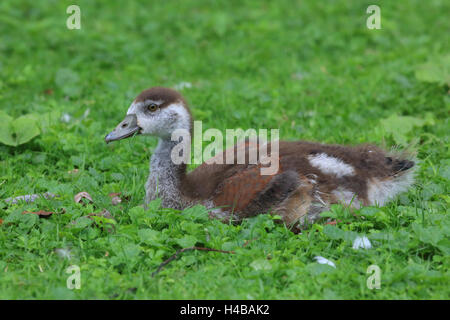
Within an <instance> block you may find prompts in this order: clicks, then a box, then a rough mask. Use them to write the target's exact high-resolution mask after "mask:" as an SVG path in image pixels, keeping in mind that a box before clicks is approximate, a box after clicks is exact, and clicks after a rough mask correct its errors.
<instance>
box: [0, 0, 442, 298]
mask: <svg viewBox="0 0 450 320" xmlns="http://www.w3.org/2000/svg"><path fill="white" fill-rule="evenodd" d="M375 3H376V4H378V5H379V6H380V8H381V26H382V29H381V30H368V29H367V28H366V19H367V17H368V14H367V13H366V8H367V7H368V5H370V4H374V1H348V0H342V1H290V0H289V1H288V0H277V1H270V2H269V1H259V0H258V1H256V0H255V1H237V0H227V1H190V0H189V1H188V0H183V1H151V2H150V1H126V2H125V1H121V2H113V1H77V4H78V5H79V6H80V8H81V30H68V29H67V28H66V19H67V17H68V14H67V13H66V8H67V6H68V5H70V4H73V1H59V0H58V1H56V0H55V1H31V0H30V1H22V0H20V1H12V0H3V1H1V2H0V11H1V12H2V14H1V15H0V30H2V32H1V34H0V123H1V126H0V199H3V200H1V201H0V219H1V221H2V224H1V226H0V298H1V299H22V298H27V299H36V298H39V299H54V298H56V299H64V298H82V299H110V298H115V299H143V298H145V299H166V298H167V299H201V298H202V299H215V298H220V299H235V298H237V299H284V298H288V299H324V298H325V299H333V298H345V299H449V298H450V294H449V293H450V292H449V287H448V284H449V282H450V281H449V280H450V273H449V264H450V256H449V253H450V241H449V234H450V218H449V214H448V213H449V212H448V211H449V209H448V205H449V202H450V197H449V179H450V157H449V151H448V146H449V139H448V138H449V135H448V133H449V128H450V125H449V118H448V115H449V109H450V108H449V104H450V97H449V93H448V92H449V78H448V77H449V60H450V59H449V55H448V52H449V42H448V30H449V28H450V20H449V19H448V17H447V18H446V13H448V12H449V11H450V6H449V2H448V1H443V0H432V1H420V0H417V1H375ZM182 82H189V83H191V84H192V86H191V87H185V88H184V89H182V90H181V91H182V93H183V94H184V95H185V97H186V98H187V100H188V101H189V102H190V104H191V107H192V112H193V114H194V116H195V118H196V119H197V120H202V121H203V129H204V130H206V129H208V128H219V129H221V130H224V129H226V128H237V127H241V128H244V129H245V128H280V136H281V138H282V139H286V140H296V139H304V140H313V141H321V142H326V143H343V144H357V143H364V142H374V143H376V144H378V145H380V146H384V147H386V148H390V147H392V146H394V145H399V146H405V145H409V144H411V145H412V146H413V148H414V149H415V150H417V157H418V158H419V159H420V164H419V169H418V171H417V172H418V174H417V186H416V187H415V188H413V189H412V190H411V191H410V192H409V193H406V194H404V195H402V196H400V197H399V198H398V199H397V200H395V201H394V202H392V203H391V204H389V205H387V206H386V207H383V208H375V207H369V208H364V209H361V210H359V211H356V212H355V213H356V215H355V216H354V215H352V214H350V213H349V212H348V211H347V210H346V209H344V208H343V207H341V206H333V208H332V209H331V211H330V212H327V213H325V215H326V216H329V217H333V218H336V219H339V220H341V222H339V223H338V224H337V225H336V226H332V225H323V224H315V225H313V226H312V227H311V228H310V229H308V230H305V231H304V232H303V233H302V234H299V235H295V234H293V233H291V232H290V231H288V230H287V229H286V228H285V227H284V226H283V225H282V224H279V223H276V222H277V221H276V220H277V217H271V216H268V215H261V216H258V217H256V218H252V219H249V220H247V221H245V222H244V223H242V224H241V225H237V226H233V225H227V224H223V223H221V222H219V221H214V220H209V219H208V218H207V214H206V212H205V210H204V208H202V207H194V208H191V209H188V210H186V211H184V212H178V211H175V210H168V209H164V208H160V207H159V204H158V202H157V201H155V202H153V203H152V205H151V208H150V209H149V210H147V211H144V209H143V208H142V207H140V206H139V205H140V204H141V203H142V199H143V197H144V182H145V179H146V176H147V174H148V158H149V155H150V154H151V152H152V150H153V149H154V147H155V146H156V140H155V139H151V138H143V137H136V138H132V139H127V140H124V141H120V142H117V143H112V144H110V145H106V144H105V143H104V141H103V138H104V136H105V134H106V133H108V132H109V131H110V130H111V129H112V128H113V127H114V126H115V125H116V124H117V123H118V122H119V121H121V120H122V119H123V116H124V115H125V112H126V110H127V108H128V106H129V104H130V103H131V101H132V99H134V97H135V96H136V95H137V94H138V93H139V92H140V91H141V90H143V89H145V88H148V87H151V86H155V85H160V86H168V87H174V86H176V85H178V84H180V83H182ZM75 169H76V170H75ZM81 191H86V192H88V193H89V194H90V195H91V196H92V198H93V202H92V203H85V202H84V200H82V203H75V201H74V195H75V194H77V193H78V192H81ZM44 192H50V193H53V194H56V195H58V196H59V197H56V198H49V199H44V198H40V199H38V200H37V201H36V202H34V203H28V204H26V203H18V204H11V203H6V202H5V201H4V199H6V198H8V197H15V196H20V195H26V194H36V193H44ZM114 192H115V193H117V192H122V195H121V197H122V198H123V201H122V202H121V203H120V204H118V205H115V206H114V205H112V203H111V199H110V197H109V196H108V194H109V193H114ZM86 202H87V201H86ZM103 209H107V210H108V211H109V212H110V213H111V214H112V216H113V217H114V219H115V220H111V219H108V218H105V217H102V216H95V217H93V218H92V219H88V218H86V217H85V216H86V215H88V214H89V213H100V212H101V211H102V210H103ZM40 210H43V211H48V212H54V214H53V215H51V216H50V217H48V218H42V217H41V218H39V217H38V216H37V215H35V214H22V212H23V211H30V212H37V211H40ZM357 235H360V236H362V235H366V236H367V237H368V238H369V239H370V240H371V243H372V245H373V248H372V249H369V250H363V249H360V250H355V249H353V248H352V241H353V239H354V238H355V237H356V236H357ZM244 244H245V245H244ZM193 245H197V246H205V247H209V248H215V249H221V250H233V251H235V253H234V254H228V253H219V252H204V251H187V252H184V253H182V254H181V255H180V257H179V258H178V259H176V260H174V261H172V262H171V263H169V264H168V265H167V266H165V267H164V268H163V269H162V271H161V272H160V273H158V274H156V275H155V276H154V277H152V276H151V274H152V272H154V271H155V270H156V269H157V268H158V266H159V264H160V263H161V262H163V261H164V260H166V259H167V258H169V257H170V256H171V255H172V254H174V253H175V251H176V250H178V249H180V248H184V247H189V246H193ZM69 250H70V251H69ZM318 255H319V256H323V257H325V258H327V259H330V260H332V261H333V262H334V263H335V265H336V268H333V267H331V266H328V265H322V264H318V263H317V262H316V261H315V260H314V257H315V256H318ZM69 258H70V259H69ZM372 264H376V265H378V266H379V267H380V269H381V289H379V290H370V289H368V288H367V286H366V280H367V278H368V276H369V275H368V274H366V270H367V268H368V267H369V266H370V265H372ZM70 265H78V266H80V268H81V289H79V290H69V289H67V288H66V279H67V277H68V276H69V274H67V273H66V272H65V271H66V268H67V267H68V266H70Z"/></svg>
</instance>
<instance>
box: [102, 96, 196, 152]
mask: <svg viewBox="0 0 450 320" xmlns="http://www.w3.org/2000/svg"><path fill="white" fill-rule="evenodd" d="M191 128H192V116H191V113H190V111H189V108H188V106H187V104H186V101H185V100H184V98H183V97H182V95H181V94H180V93H178V92H177V91H175V90H172V89H169V88H162V87H153V88H150V89H147V90H144V91H142V92H141V93H140V94H139V95H138V96H137V97H136V99H134V101H133V102H132V103H131V105H130V107H129V108H128V111H127V115H126V116H125V119H124V120H122V121H121V122H120V123H119V124H118V125H117V127H116V128H115V129H114V130H113V131H111V132H110V133H108V134H107V135H106V137H105V142H106V143H109V142H111V141H116V140H121V139H125V138H128V137H131V136H134V135H136V134H141V135H150V136H155V137H158V138H160V139H163V140H168V139H169V140H170V138H171V136H172V133H173V132H174V131H175V130H177V129H184V130H187V131H188V132H190V131H191Z"/></svg>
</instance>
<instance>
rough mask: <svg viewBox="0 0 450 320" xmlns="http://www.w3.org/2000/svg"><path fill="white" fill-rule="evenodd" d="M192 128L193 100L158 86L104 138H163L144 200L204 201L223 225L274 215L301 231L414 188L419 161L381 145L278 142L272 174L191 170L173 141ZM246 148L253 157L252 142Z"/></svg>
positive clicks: (179, 204)
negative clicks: (344, 209) (322, 218)
mask: <svg viewBox="0 0 450 320" xmlns="http://www.w3.org/2000/svg"><path fill="white" fill-rule="evenodd" d="M192 123H193V120H192V116H191V113H190V111H189V108H188V106H187V103H186V101H185V100H184V98H183V97H182V96H181V95H180V94H179V93H178V92H176V91H175V90H172V89H167V88H161V87H154V88H150V89H148V90H145V91H143V92H142V93H141V94H139V95H138V97H137V98H136V99H135V100H134V101H133V103H132V104H131V106H130V107H129V109H128V112H127V116H126V117H125V119H124V120H123V121H122V122H121V123H119V125H118V126H117V127H116V128H115V129H114V130H113V131H112V132H111V133H109V134H108V135H107V136H106V137H105V141H106V142H107V143H108V142H111V141H114V140H120V139H124V138H127V137H130V136H133V135H135V134H142V135H152V136H156V137H158V139H159V143H158V146H157V148H156V150H155V151H154V153H153V155H152V157H151V160H150V175H149V177H148V180H147V183H146V185H145V189H146V196H145V203H148V202H150V201H151V200H153V199H155V198H158V197H159V198H160V199H161V201H162V205H163V206H164V207H167V208H174V209H184V208H186V207H189V206H192V205H195V204H203V205H204V206H205V207H206V208H207V209H208V210H209V212H210V216H211V217H214V218H219V219H221V220H223V221H229V220H230V219H231V220H233V221H239V220H241V219H242V218H247V217H251V216H255V215H258V214H263V213H268V212H271V213H275V214H278V215H280V216H281V217H282V218H283V220H284V222H285V223H286V224H287V225H288V226H290V227H293V226H295V227H301V226H303V225H304V224H305V223H312V222H314V221H316V220H317V219H318V218H319V214H320V213H321V212H322V211H324V210H326V209H327V208H329V206H330V204H333V203H343V204H345V205H348V206H351V207H353V208H359V207H360V206H361V205H384V204H385V203H386V202H388V201H389V200H391V199H393V198H394V197H396V196H397V195H398V194H399V193H401V192H404V191H406V190H407V189H408V188H409V187H410V186H411V185H412V183H413V170H412V168H413V167H414V162H413V161H410V160H406V159H399V158H396V157H392V156H388V154H387V152H385V151H383V150H381V149H380V148H378V147H376V146H373V145H360V146H355V147H349V146H340V145H325V144H319V143H312V142H303V141H296V142H288V141H281V142H279V153H278V154H279V163H278V165H279V166H278V171H277V172H276V173H275V174H273V175H262V174H261V172H260V169H261V167H263V166H264V165H263V164H262V163H261V162H257V163H247V162H246V163H245V164H237V162H236V161H235V162H234V163H233V164H214V163H213V164H208V163H206V162H205V163H203V164H202V165H200V166H199V167H197V168H196V169H195V170H193V171H192V172H190V173H186V164H185V163H183V162H182V163H179V164H176V163H174V161H172V159H171V154H172V151H173V150H174V148H175V147H176V146H177V144H178V143H179V142H180V141H172V139H171V136H172V133H173V132H174V131H175V130H177V129H184V130H186V132H188V133H189V135H190V134H191V133H192ZM241 147H242V145H241ZM243 147H244V148H245V150H246V153H247V156H246V159H248V152H249V148H250V143H249V141H248V140H247V141H246V142H245V143H244V145H243ZM256 147H257V148H259V147H260V144H258V143H256ZM236 148H237V146H235V150H236ZM269 150H270V146H269ZM225 152H226V151H225ZM225 152H224V153H225ZM258 161H259V159H258ZM209 163H210V162H209Z"/></svg>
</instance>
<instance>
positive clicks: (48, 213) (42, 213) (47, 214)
mask: <svg viewBox="0 0 450 320" xmlns="http://www.w3.org/2000/svg"><path fill="white" fill-rule="evenodd" d="M27 213H32V214H37V215H38V216H39V218H48V217H50V216H51V215H52V214H54V212H51V211H44V210H39V211H36V212H32V211H24V212H22V214H27Z"/></svg>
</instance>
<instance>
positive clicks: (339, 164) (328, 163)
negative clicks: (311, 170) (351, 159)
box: [308, 153, 355, 178]
mask: <svg viewBox="0 0 450 320" xmlns="http://www.w3.org/2000/svg"><path fill="white" fill-rule="evenodd" d="M308 160H309V163H310V164H311V165H312V166H313V167H316V168H318V169H320V171H322V172H323V173H325V174H335V175H336V176H337V177H338V178H340V177H343V176H352V175H354V174H355V169H354V168H353V167H352V166H351V165H349V164H347V163H345V162H344V161H342V160H340V159H338V158H335V157H330V156H329V155H327V154H325V153H319V154H316V155H310V156H308Z"/></svg>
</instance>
